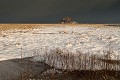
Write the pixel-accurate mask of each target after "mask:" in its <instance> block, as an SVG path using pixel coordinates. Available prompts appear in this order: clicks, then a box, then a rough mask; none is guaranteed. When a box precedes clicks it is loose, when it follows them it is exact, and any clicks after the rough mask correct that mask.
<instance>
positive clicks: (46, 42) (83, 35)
mask: <svg viewBox="0 0 120 80" xmlns="http://www.w3.org/2000/svg"><path fill="white" fill-rule="evenodd" d="M0 33H1V35H0V60H1V61H2V60H8V59H14V58H21V57H22V58H23V57H32V56H36V57H38V55H44V54H45V53H46V52H49V51H51V50H52V49H56V48H60V49H62V50H65V51H69V52H72V53H76V51H80V52H81V53H83V54H88V53H89V54H94V55H98V56H102V57H105V55H106V56H108V57H107V58H109V59H112V60H120V27H110V26H106V27H96V26H94V27H88V26H84V27H83V26H80V25H79V26H49V27H46V26H36V27H35V28H30V29H14V30H6V31H1V32H0ZM21 55H22V56H21ZM35 59H37V58H35ZM38 60H39V59H38Z"/></svg>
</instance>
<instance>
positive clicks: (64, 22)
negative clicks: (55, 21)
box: [59, 17, 77, 24]
mask: <svg viewBox="0 0 120 80" xmlns="http://www.w3.org/2000/svg"><path fill="white" fill-rule="evenodd" d="M59 23H62V24H76V23H77V22H75V21H73V19H72V18H71V17H64V18H63V19H61V20H60V21H59Z"/></svg>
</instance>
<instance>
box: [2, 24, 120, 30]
mask: <svg viewBox="0 0 120 80" xmlns="http://www.w3.org/2000/svg"><path fill="white" fill-rule="evenodd" d="M64 26H65V27H66V26H73V27H74V26H81V27H106V26H115V27H119V26H120V24H32V23H31V24H18V23H8V24H6V23H5V24H0V31H4V30H13V29H29V28H39V27H64Z"/></svg>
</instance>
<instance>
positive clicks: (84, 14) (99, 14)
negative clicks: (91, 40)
mask: <svg viewBox="0 0 120 80" xmlns="http://www.w3.org/2000/svg"><path fill="white" fill-rule="evenodd" d="M64 16H70V17H72V18H73V19H74V20H75V21H77V22H79V23H120V0H0V23H57V22H58V21H59V19H61V18H63V17H64Z"/></svg>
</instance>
